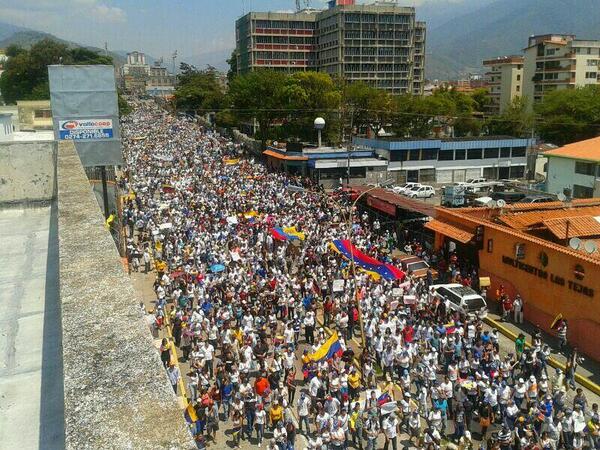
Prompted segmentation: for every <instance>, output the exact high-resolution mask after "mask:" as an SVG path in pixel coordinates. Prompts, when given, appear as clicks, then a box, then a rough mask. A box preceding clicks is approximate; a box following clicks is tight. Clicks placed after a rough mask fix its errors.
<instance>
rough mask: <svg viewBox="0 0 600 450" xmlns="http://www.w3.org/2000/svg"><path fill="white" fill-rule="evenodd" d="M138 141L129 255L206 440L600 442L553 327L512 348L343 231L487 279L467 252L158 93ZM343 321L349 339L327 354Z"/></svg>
mask: <svg viewBox="0 0 600 450" xmlns="http://www.w3.org/2000/svg"><path fill="white" fill-rule="evenodd" d="M123 140H124V152H125V159H126V173H125V177H124V180H123V187H124V188H125V189H127V190H128V191H129V192H130V193H131V194H130V195H129V199H128V201H127V202H126V205H125V207H124V211H123V225H124V227H125V234H126V236H127V242H128V244H127V256H128V261H129V263H130V267H132V268H133V270H140V271H145V272H149V271H152V270H154V272H155V273H156V281H155V283H154V290H155V292H156V302H155V307H154V308H153V309H152V310H151V311H148V312H149V313H150V319H151V326H152V327H153V330H154V332H155V334H156V336H157V337H158V336H161V337H162V336H163V334H161V333H162V329H163V328H164V327H165V326H166V324H168V326H169V327H170V329H171V331H172V339H171V338H167V337H165V339H164V340H163V344H162V345H161V349H160V351H161V359H162V361H163V363H164V365H165V368H166V370H167V372H168V375H169V379H170V380H171V383H172V384H173V388H174V390H175V391H176V392H177V391H178V389H181V386H182V385H183V387H184V388H185V389H184V390H185V394H186V395H187V397H188V398H189V401H190V405H191V408H192V409H193V411H191V414H190V411H189V408H188V410H187V415H188V417H190V416H191V417H192V420H190V422H191V427H192V432H193V433H194V435H195V437H196V439H197V442H198V446H199V447H203V446H206V445H209V446H210V445H212V444H211V442H212V441H213V440H214V439H215V437H216V435H217V434H218V433H220V432H221V430H222V429H227V430H228V431H230V432H231V434H230V436H231V442H230V444H231V445H232V446H239V445H241V444H242V441H248V442H250V443H251V444H252V445H259V446H263V447H266V448H269V449H278V450H284V449H285V450H287V449H294V448H311V449H347V448H348V447H350V446H352V447H354V448H357V449H360V450H362V449H368V450H375V449H379V448H382V447H383V448H385V449H386V450H387V449H393V450H396V449H397V448H399V447H403V448H424V449H438V448H442V447H444V448H446V447H447V448H500V449H511V448H514V449H533V448H539V449H557V448H566V449H581V448H598V447H599V445H600V440H599V430H600V422H599V419H600V416H599V412H598V405H596V404H588V401H587V399H586V396H585V394H584V393H583V391H581V389H577V390H576V392H573V391H572V390H571V388H572V386H571V383H566V382H565V374H563V373H561V372H555V371H554V369H551V368H549V367H548V365H547V355H548V354H547V348H545V346H544V345H543V343H542V342H541V341H539V342H534V345H533V346H532V347H527V346H525V345H524V342H520V341H519V340H518V341H517V343H516V344H515V348H514V351H512V352H510V353H506V352H501V349H500V345H499V339H500V338H499V336H498V333H497V331H496V330H490V329H489V328H487V327H485V326H484V324H483V323H482V322H481V321H480V320H479V319H478V318H477V317H470V316H469V317H467V316H465V315H461V314H459V313H457V312H456V311H454V310H452V309H451V308H450V307H449V305H448V304H446V303H445V302H444V301H440V299H439V298H438V296H436V295H435V291H434V289H432V283H433V282H434V280H433V278H432V276H431V272H429V273H428V274H427V276H424V277H422V278H417V277H413V276H412V274H406V278H404V279H395V280H386V279H385V278H384V277H376V276H373V274H372V273H368V272H365V271H363V270H360V269H359V268H357V267H356V266H355V265H353V264H351V262H349V261H348V260H347V259H345V258H344V257H343V256H342V255H341V254H339V253H338V252H335V251H334V250H333V249H332V248H331V245H330V243H331V242H332V241H333V240H335V239H346V238H347V237H350V238H351V241H352V242H353V243H354V245H356V247H358V248H359V249H361V251H363V252H364V253H366V254H368V255H370V256H372V257H373V258H376V259H379V260H381V261H386V262H388V263H391V264H394V263H395V259H394V255H395V254H397V249H398V248H402V249H403V250H404V251H409V252H411V253H415V254H418V255H420V256H422V257H423V258H424V259H426V260H427V261H429V263H430V264H431V265H432V266H435V267H437V268H439V269H440V271H441V272H442V276H443V277H446V279H447V280H448V281H449V280H453V281H459V282H461V283H463V284H465V285H466V284H471V283H472V282H473V281H472V280H478V276H477V272H476V268H473V267H470V266H469V265H468V262H467V261H461V259H460V258H458V257H457V256H456V255H454V254H445V253H440V252H438V253H434V252H432V251H431V250H428V249H427V248H426V247H425V246H424V245H422V243H421V242H418V241H415V240H413V239H411V238H410V237H407V236H406V235H400V236H397V235H396V234H395V233H393V232H391V231H386V230H385V229H384V227H381V226H380V224H379V223H375V226H373V225H374V224H373V222H372V221H371V218H370V216H369V215H368V214H367V213H362V212H360V211H357V210H351V209H350V202H349V201H348V199H346V198H345V197H344V195H342V194H336V193H327V192H325V191H323V190H322V189H320V188H319V187H318V186H316V185H315V184H314V183H313V182H312V181H311V180H308V179H305V178H302V177H294V176H290V175H286V174H283V173H273V172H269V171H267V169H266V168H265V167H264V166H263V165H262V164H261V163H260V162H259V161H255V160H254V159H253V158H252V157H250V156H248V155H246V154H245V153H244V149H243V148H242V147H240V145H238V144H234V143H232V142H231V141H230V140H229V139H227V138H225V137H222V136H220V135H219V134H217V133H216V132H214V131H211V130H210V129H207V128H205V127H203V126H201V125H199V124H197V123H196V122H195V121H194V120H192V119H190V118H186V117H177V116H174V115H172V114H170V113H168V112H166V111H163V110H161V109H159V108H157V107H156V106H154V105H153V104H149V103H139V104H136V108H135V111H134V112H133V113H131V114H130V115H129V116H128V117H127V118H126V119H124V121H123ZM279 227H281V228H282V229H289V227H294V229H293V232H294V233H296V234H295V238H292V239H285V240H281V239H280V238H279V237H277V235H276V234H274V233H273V229H275V228H277V229H279ZM331 333H335V334H334V339H335V337H336V336H337V340H336V341H335V344H336V346H337V347H336V348H338V351H335V352H333V353H331V352H330V354H328V355H327V357H320V358H317V357H316V356H315V355H319V354H321V353H323V352H322V351H321V352H320V350H323V348H325V347H326V346H328V345H330V344H331V342H332V339H331ZM175 355H177V356H178V357H179V358H180V359H179V361H177V360H176V358H175ZM577 361H578V360H577V357H576V355H575V356H573V357H572V358H571V362H572V365H571V367H572V369H573V371H574V370H575V365H576V364H577ZM180 364H181V365H182V366H183V365H185V367H188V366H189V371H188V370H187V369H186V370H185V373H180V371H179V368H178V367H179V366H180ZM567 375H568V374H567ZM182 376H183V379H184V380H185V381H184V382H183V383H182V382H181V381H180V380H181V377H182ZM180 393H181V394H183V393H182V392H180ZM573 394H574V397H573ZM300 435H302V436H303V438H302V444H300V439H299V436H300Z"/></svg>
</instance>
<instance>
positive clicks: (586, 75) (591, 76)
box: [585, 72, 598, 80]
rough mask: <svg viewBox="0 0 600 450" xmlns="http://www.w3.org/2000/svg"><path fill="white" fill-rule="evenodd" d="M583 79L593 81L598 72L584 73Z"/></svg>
mask: <svg viewBox="0 0 600 450" xmlns="http://www.w3.org/2000/svg"><path fill="white" fill-rule="evenodd" d="M585 77H586V78H587V79H588V80H595V79H596V78H597V77H598V72H586V73H585Z"/></svg>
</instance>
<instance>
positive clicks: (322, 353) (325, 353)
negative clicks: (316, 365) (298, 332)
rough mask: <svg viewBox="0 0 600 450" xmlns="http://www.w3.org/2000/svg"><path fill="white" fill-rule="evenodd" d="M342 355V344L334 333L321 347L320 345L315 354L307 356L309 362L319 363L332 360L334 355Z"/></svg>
mask: <svg viewBox="0 0 600 450" xmlns="http://www.w3.org/2000/svg"><path fill="white" fill-rule="evenodd" d="M342 353H343V350H342V344H340V340H339V339H338V334H337V331H335V332H334V333H333V334H332V335H331V337H330V338H329V339H327V341H325V343H324V344H323V345H321V346H320V347H319V348H318V349H317V351H316V352H314V353H313V354H311V355H309V356H308V357H309V358H310V360H311V361H314V362H320V361H327V360H329V359H331V358H333V357H334V356H335V355H338V356H339V355H341V354H342Z"/></svg>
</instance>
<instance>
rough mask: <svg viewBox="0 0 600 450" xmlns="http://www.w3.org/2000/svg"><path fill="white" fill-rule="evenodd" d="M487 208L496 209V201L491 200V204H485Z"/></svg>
mask: <svg viewBox="0 0 600 450" xmlns="http://www.w3.org/2000/svg"><path fill="white" fill-rule="evenodd" d="M485 206H487V207H488V208H495V207H496V200H490V201H489V202H487V203H486V204H485Z"/></svg>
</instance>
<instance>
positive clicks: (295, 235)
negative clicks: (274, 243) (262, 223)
mask: <svg viewBox="0 0 600 450" xmlns="http://www.w3.org/2000/svg"><path fill="white" fill-rule="evenodd" d="M270 231H271V235H272V236H273V238H274V239H277V240H278V241H293V240H294V239H299V240H301V241H303V240H304V238H305V236H304V233H301V232H299V231H297V230H296V227H288V228H281V227H273V228H271V230H270Z"/></svg>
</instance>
